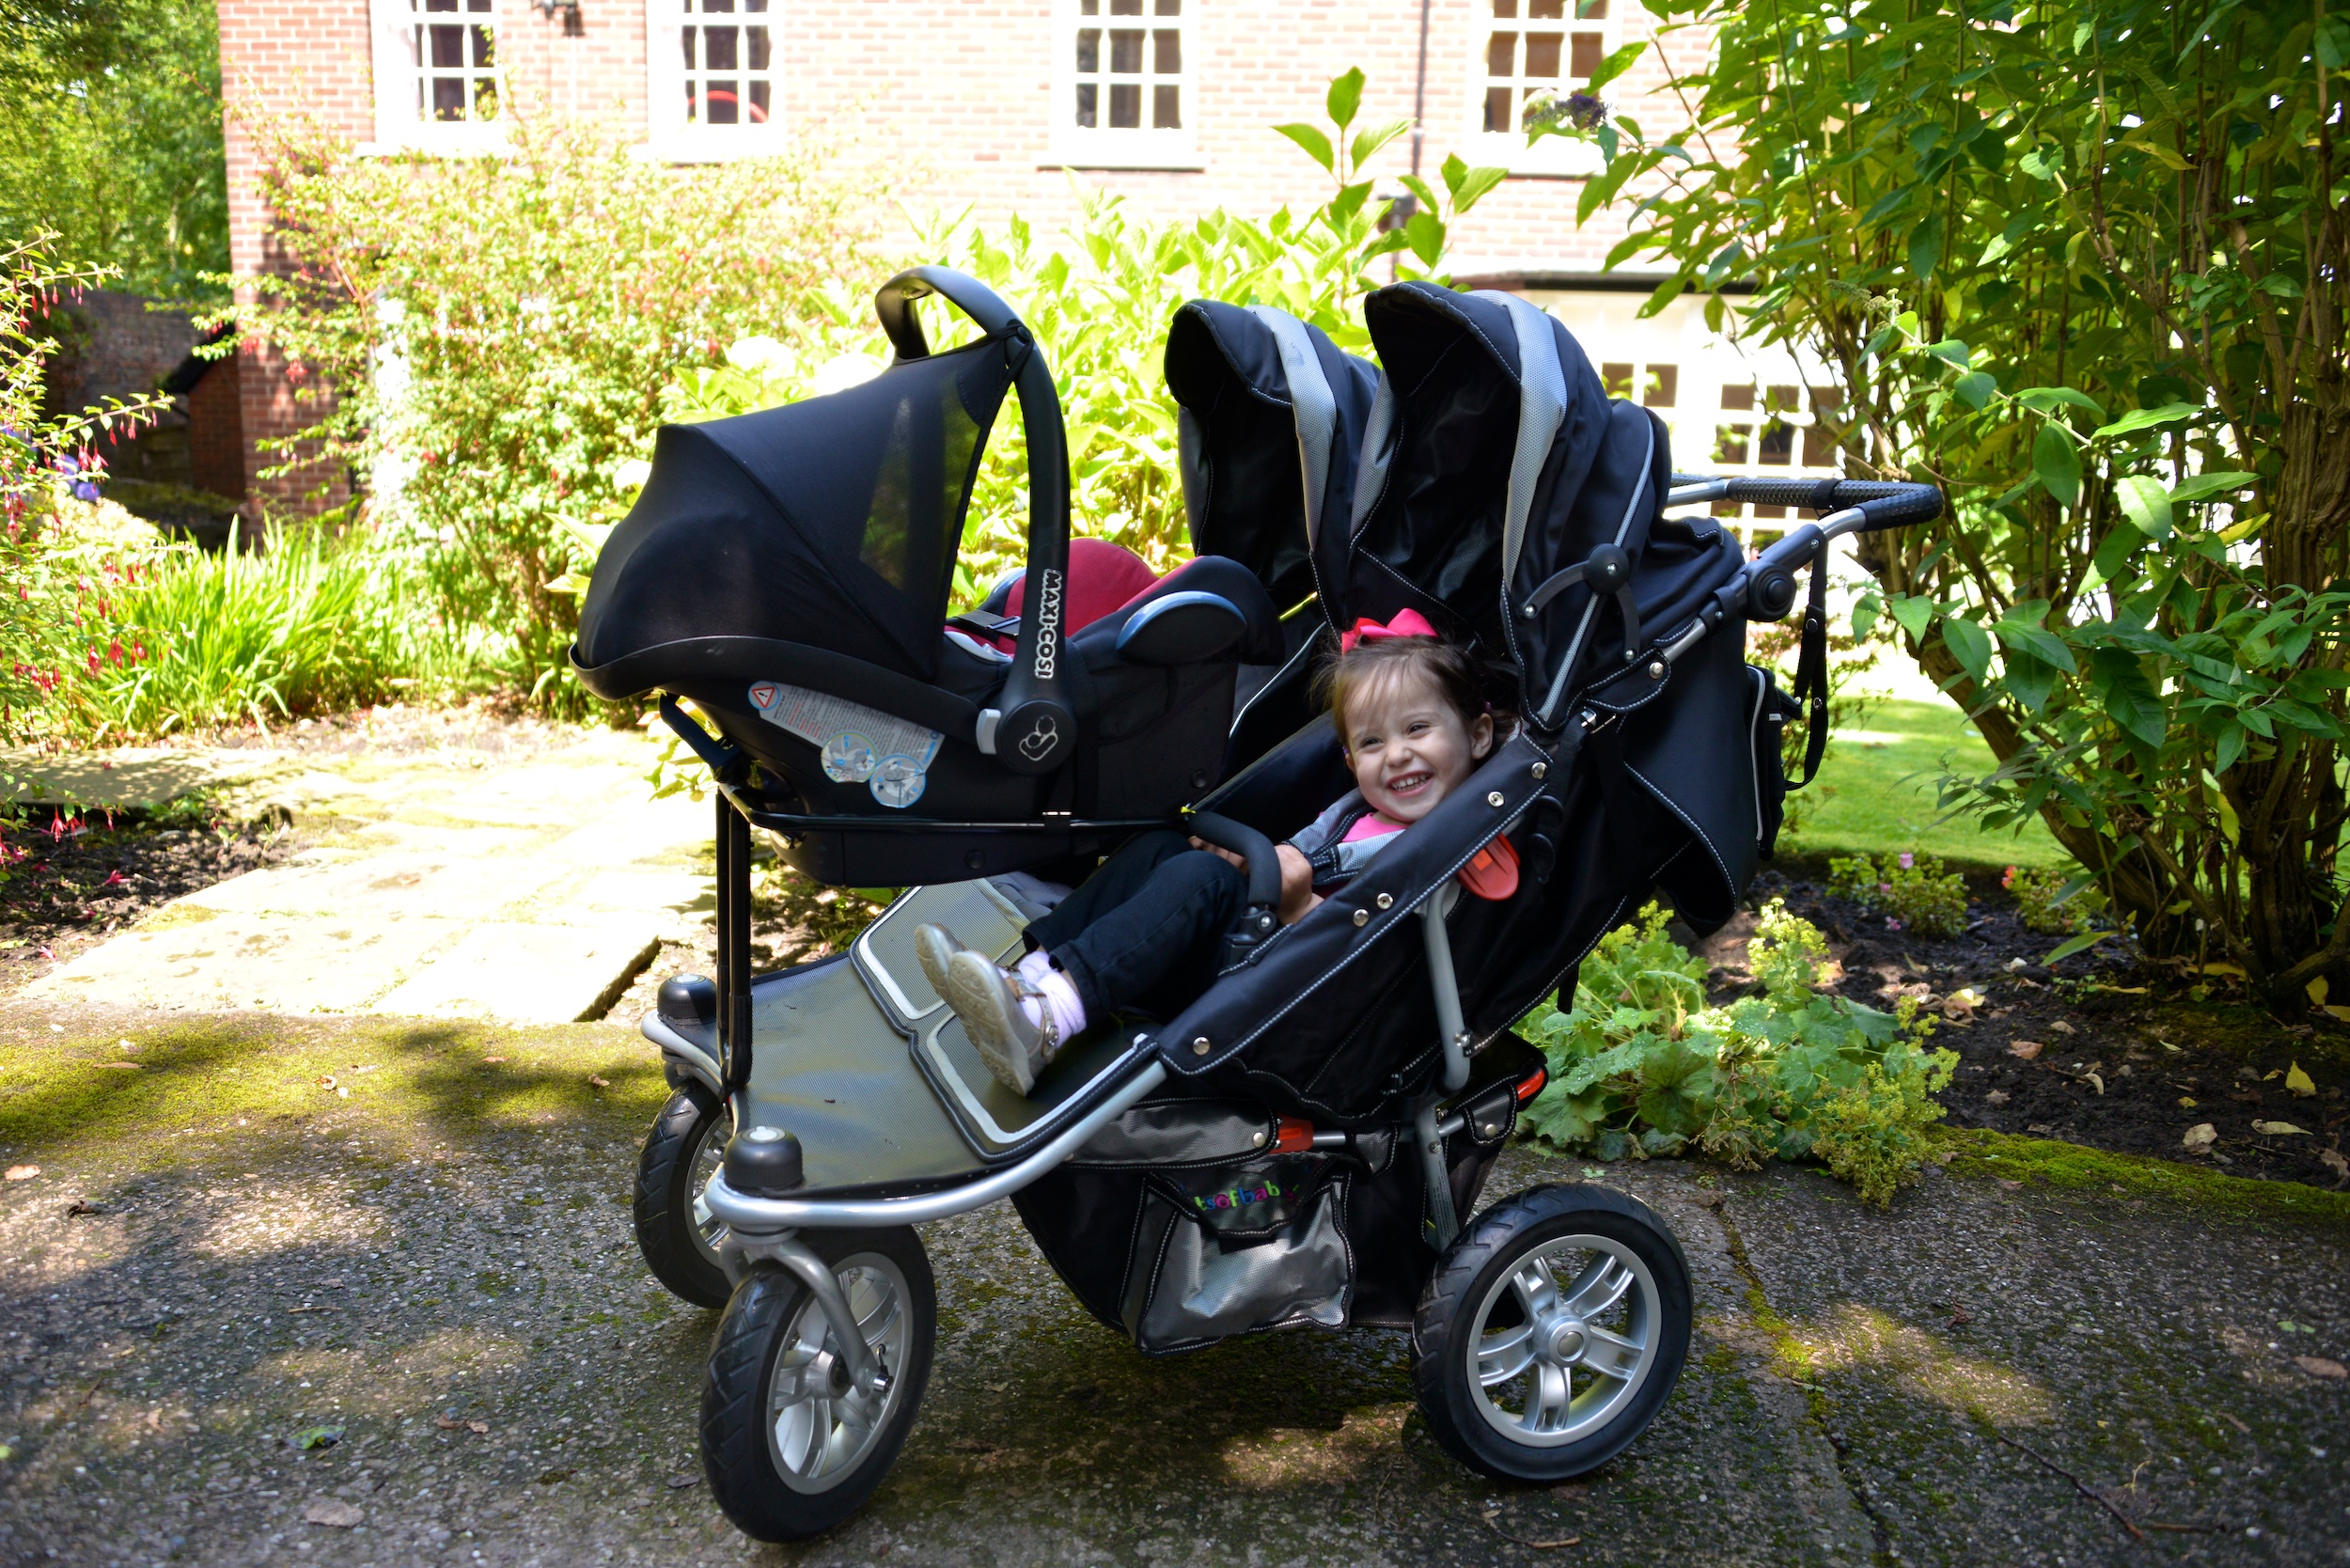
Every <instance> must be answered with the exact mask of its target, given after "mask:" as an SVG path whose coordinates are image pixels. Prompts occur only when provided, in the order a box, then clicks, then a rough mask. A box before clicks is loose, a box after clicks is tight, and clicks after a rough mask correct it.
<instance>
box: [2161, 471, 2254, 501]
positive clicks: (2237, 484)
mask: <svg viewBox="0 0 2350 1568" xmlns="http://www.w3.org/2000/svg"><path fill="white" fill-rule="evenodd" d="M2257 478H2260V476H2259V475H2258V474H2239V473H2235V472H2233V471H2231V472H2228V473H2221V474H2198V475H2196V476H2195V477H2194V478H2191V479H2187V480H2185V481H2183V482H2181V483H2179V484H2176V485H2173V486H2171V488H2170V500H2171V504H2172V505H2174V506H2185V505H2186V503H2187V502H2189V501H2200V500H2201V499H2202V498H2203V497H2204V496H2206V495H2220V494H2226V493H2227V492H2229V491H2231V490H2242V489H2243V488H2244V487H2245V486H2246V485H2248V484H2250V483H2251V482H2252V481H2253V480H2255V479H2257Z"/></svg>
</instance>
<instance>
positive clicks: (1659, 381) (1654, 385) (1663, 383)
mask: <svg viewBox="0 0 2350 1568" xmlns="http://www.w3.org/2000/svg"><path fill="white" fill-rule="evenodd" d="M1680 391H1681V367H1680V366H1678V365H1652V366H1650V367H1649V368H1648V389H1647V390H1646V391H1644V392H1642V393H1641V394H1640V401H1642V402H1643V403H1646V404H1647V405H1648V406H1649V407H1651V408H1670V407H1672V406H1673V399H1674V398H1675V397H1676V396H1678V395H1679V393H1680Z"/></svg>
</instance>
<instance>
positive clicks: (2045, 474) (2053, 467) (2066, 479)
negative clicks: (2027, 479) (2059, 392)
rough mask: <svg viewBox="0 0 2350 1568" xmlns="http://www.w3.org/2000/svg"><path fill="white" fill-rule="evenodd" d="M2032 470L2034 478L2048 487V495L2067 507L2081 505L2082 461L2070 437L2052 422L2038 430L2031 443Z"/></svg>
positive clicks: (2046, 423)
mask: <svg viewBox="0 0 2350 1568" xmlns="http://www.w3.org/2000/svg"><path fill="white" fill-rule="evenodd" d="M2031 471H2032V475H2033V477H2034V478H2038V479H2039V481H2040V482H2041V483H2042V484H2044V485H2045V486H2047V487H2048V494H2051V495H2053V496H2055V497H2056V498H2057V499H2058V500H2060V501H2061V502H2063V503H2064V504H2065V505H2066V506H2067V507H2076V506H2078V505H2080V499H2081V458H2080V453H2079V452H2077V451H2076V450H2075V449H2074V447H2073V438H2072V436H2071V435H2070V434H2069V433H2068V432H2066V431H2064V430H2062V429H2060V427H2059V426H2058V425H2057V424H2056V422H2055V421H2053V420H2050V421H2047V422H2045V423H2044V424H2043V425H2042V426H2041V427H2040V433H2039V434H2038V435H2035V436H2033V437H2032V441H2031Z"/></svg>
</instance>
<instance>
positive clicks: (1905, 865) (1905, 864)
mask: <svg viewBox="0 0 2350 1568" xmlns="http://www.w3.org/2000/svg"><path fill="white" fill-rule="evenodd" d="M1916 864H1917V861H1916V859H1915V858H1914V857H1912V856H1911V855H1910V853H1909V852H1908V851H1907V850H1904V851H1902V870H1904V871H1905V870H1909V869H1910V868H1911V867H1912V866H1914V865H1916Z"/></svg>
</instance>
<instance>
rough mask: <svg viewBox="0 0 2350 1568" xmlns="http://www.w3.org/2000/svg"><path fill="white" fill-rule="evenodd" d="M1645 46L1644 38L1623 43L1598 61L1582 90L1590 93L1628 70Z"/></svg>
mask: <svg viewBox="0 0 2350 1568" xmlns="http://www.w3.org/2000/svg"><path fill="white" fill-rule="evenodd" d="M1577 14H1580V13H1579V12H1578V13H1577ZM1647 48H1648V43H1647V41H1646V40H1645V39H1643V40H1642V41H1641V42H1638V43H1627V44H1625V45H1624V46H1623V47H1622V49H1619V50H1617V51H1616V52H1615V53H1614V54H1612V55H1608V56H1607V57H1606V59H1604V60H1602V61H1600V62H1599V69H1598V70H1597V71H1592V72H1591V79H1590V81H1588V82H1586V83H1584V84H1583V90H1584V91H1585V92H1590V93H1595V92H1597V91H1599V89H1600V88H1602V87H1604V86H1606V85H1607V84H1608V83H1610V82H1612V81H1614V80H1615V79H1616V78H1617V77H1619V76H1622V74H1623V73H1624V72H1625V71H1630V70H1631V69H1632V62H1633V61H1635V60H1637V59H1638V58H1639V57H1640V55H1641V52H1642V51H1644V50H1645V49H1647Z"/></svg>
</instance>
